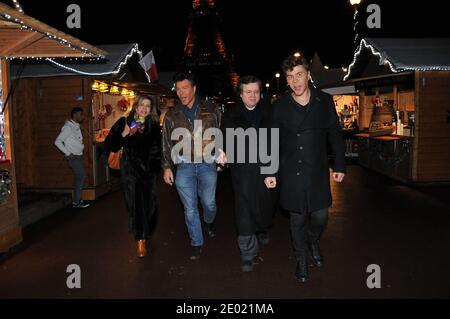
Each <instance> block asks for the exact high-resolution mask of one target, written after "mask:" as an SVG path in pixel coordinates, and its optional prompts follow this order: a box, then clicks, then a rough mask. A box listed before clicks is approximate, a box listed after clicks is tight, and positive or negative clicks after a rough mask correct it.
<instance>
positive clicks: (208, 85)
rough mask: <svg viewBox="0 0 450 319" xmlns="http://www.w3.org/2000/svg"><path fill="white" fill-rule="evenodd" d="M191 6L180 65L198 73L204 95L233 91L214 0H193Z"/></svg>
mask: <svg viewBox="0 0 450 319" xmlns="http://www.w3.org/2000/svg"><path fill="white" fill-rule="evenodd" d="M192 8H193V11H192V13H191V14H190V16H189V18H190V24H189V29H188V33H187V36H186V42H185V45H184V52H183V53H184V54H183V58H182V60H181V65H182V66H183V67H185V68H188V69H190V70H191V71H193V72H194V73H195V74H196V75H197V76H198V80H199V85H200V89H201V90H202V91H203V93H204V94H205V95H208V96H213V95H217V94H225V95H226V94H228V93H227V92H230V91H232V87H233V85H235V84H236V83H235V82H237V76H236V74H235V73H234V72H233V70H232V68H231V61H230V60H231V59H230V55H229V53H228V51H227V49H226V47H225V42H224V39H223V36H222V33H221V32H220V15H219V13H218V11H217V9H216V4H215V1H214V0H193V2H192Z"/></svg>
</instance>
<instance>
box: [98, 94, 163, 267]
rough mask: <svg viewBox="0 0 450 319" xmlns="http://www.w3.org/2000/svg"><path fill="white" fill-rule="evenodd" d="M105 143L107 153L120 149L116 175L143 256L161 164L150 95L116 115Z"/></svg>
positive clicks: (153, 215)
mask: <svg viewBox="0 0 450 319" xmlns="http://www.w3.org/2000/svg"><path fill="white" fill-rule="evenodd" d="M105 146H106V150H107V154H109V152H118V151H119V150H120V149H121V148H122V150H123V153H122V157H121V160H120V171H121V174H120V175H121V179H122V187H123V190H124V193H125V200H126V205H127V208H128V212H129V227H130V230H131V231H132V232H133V234H134V238H135V240H136V244H137V256H138V257H140V258H142V257H145V256H146V255H147V240H148V239H149V237H150V235H151V232H152V230H153V229H154V226H155V222H156V217H157V212H158V201H157V194H156V177H157V176H158V175H159V173H160V166H161V163H160V159H161V131H160V127H159V121H158V112H157V107H156V104H155V102H154V100H153V98H152V97H150V96H144V95H141V96H138V97H137V98H136V100H135V101H134V103H133V108H132V111H131V112H130V114H129V116H128V117H122V118H120V119H119V120H118V121H117V122H116V123H115V124H114V125H113V127H112V128H111V130H110V132H109V134H108V136H107V137H106V140H105Z"/></svg>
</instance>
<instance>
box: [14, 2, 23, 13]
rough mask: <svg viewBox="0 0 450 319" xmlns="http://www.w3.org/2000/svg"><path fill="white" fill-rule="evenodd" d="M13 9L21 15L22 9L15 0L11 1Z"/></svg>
mask: <svg viewBox="0 0 450 319" xmlns="http://www.w3.org/2000/svg"><path fill="white" fill-rule="evenodd" d="M12 2H13V4H14V7H15V8H16V10H17V11H19V12H20V13H23V9H22V6H21V5H20V3H19V1H17V0H12Z"/></svg>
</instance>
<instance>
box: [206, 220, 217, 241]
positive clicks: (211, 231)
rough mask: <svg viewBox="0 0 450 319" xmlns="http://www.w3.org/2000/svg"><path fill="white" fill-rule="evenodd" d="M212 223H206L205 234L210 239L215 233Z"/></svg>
mask: <svg viewBox="0 0 450 319" xmlns="http://www.w3.org/2000/svg"><path fill="white" fill-rule="evenodd" d="M214 226H215V225H214V223H211V224H208V223H206V232H207V233H208V236H209V237H211V238H214V237H216V231H215V227H214Z"/></svg>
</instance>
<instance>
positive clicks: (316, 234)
mask: <svg viewBox="0 0 450 319" xmlns="http://www.w3.org/2000/svg"><path fill="white" fill-rule="evenodd" d="M327 223H328V208H324V209H321V210H318V211H315V212H311V213H299V212H290V225H291V236H292V242H293V244H294V254H295V257H296V258H297V260H300V259H302V258H306V250H307V242H317V243H318V242H319V240H320V237H321V236H322V233H323V231H324V230H325V227H326V226H327Z"/></svg>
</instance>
